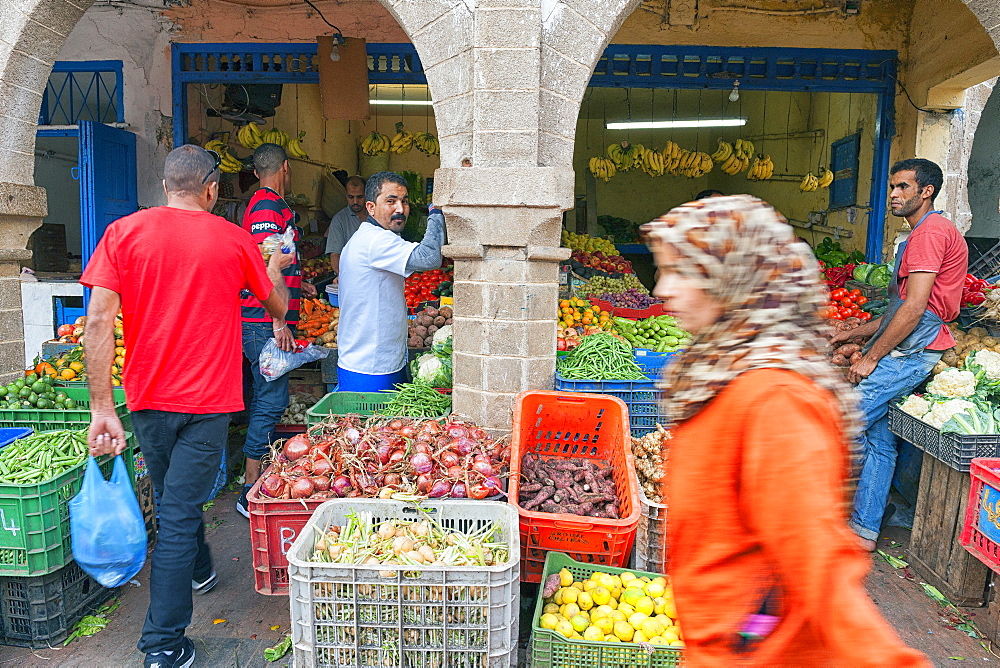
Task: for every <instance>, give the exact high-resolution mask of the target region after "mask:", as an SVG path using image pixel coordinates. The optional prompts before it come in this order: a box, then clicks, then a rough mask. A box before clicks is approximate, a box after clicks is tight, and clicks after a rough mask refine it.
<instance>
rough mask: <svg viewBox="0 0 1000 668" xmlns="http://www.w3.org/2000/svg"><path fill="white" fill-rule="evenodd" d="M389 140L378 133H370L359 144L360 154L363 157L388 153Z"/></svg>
mask: <svg viewBox="0 0 1000 668" xmlns="http://www.w3.org/2000/svg"><path fill="white" fill-rule="evenodd" d="M389 145H390V144H389V138H388V137H386V136H385V135H383V134H379V133H378V132H372V133H371V134H370V135H368V136H367V137H365V138H364V140H363V141H362V142H361V152H362V153H364V154H365V155H371V156H375V155H382V154H383V153H387V152H388V151H389Z"/></svg>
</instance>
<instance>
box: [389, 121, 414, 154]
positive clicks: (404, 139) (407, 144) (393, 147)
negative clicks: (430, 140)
mask: <svg viewBox="0 0 1000 668" xmlns="http://www.w3.org/2000/svg"><path fill="white" fill-rule="evenodd" d="M389 150H390V151H392V152H393V153H395V154H396V155H402V154H403V153H409V152H410V151H411V150H413V135H411V134H410V133H409V132H407V131H406V130H405V129H404V128H403V124H402V123H401V122H400V123H396V134H394V135H393V136H392V139H391V140H389Z"/></svg>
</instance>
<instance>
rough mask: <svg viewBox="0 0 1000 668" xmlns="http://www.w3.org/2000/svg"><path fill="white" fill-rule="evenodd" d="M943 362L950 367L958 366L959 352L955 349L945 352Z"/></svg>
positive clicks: (942, 357)
mask: <svg viewBox="0 0 1000 668" xmlns="http://www.w3.org/2000/svg"><path fill="white" fill-rule="evenodd" d="M941 361H942V362H944V363H945V364H947V365H948V366H956V367H957V366H958V362H959V359H958V351H957V350H956V349H955V348H951V349H949V350H946V351H944V355H942V356H941Z"/></svg>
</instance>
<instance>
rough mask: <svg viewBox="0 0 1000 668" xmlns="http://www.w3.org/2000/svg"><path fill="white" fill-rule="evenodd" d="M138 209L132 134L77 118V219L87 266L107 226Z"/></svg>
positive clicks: (84, 263) (133, 136) (84, 261)
mask: <svg viewBox="0 0 1000 668" xmlns="http://www.w3.org/2000/svg"><path fill="white" fill-rule="evenodd" d="M138 208H139V202H138V195H137V194H136V172H135V135H134V134H132V133H131V132H127V131H125V130H119V129H118V128H113V127H110V126H107V125H104V124H103V123H94V122H92V121H80V218H81V221H80V223H81V226H82V229H81V239H82V241H83V265H84V267H86V266H87V262H88V261H90V257H91V255H93V254H94V249H95V248H97V242H98V241H100V240H101V237H102V236H103V235H104V230H106V229H107V228H108V225H110V224H111V223H113V222H114V221H116V220H118V219H119V218H121V217H122V216H127V215H129V214H130V213H135V211H136V210H137V209H138Z"/></svg>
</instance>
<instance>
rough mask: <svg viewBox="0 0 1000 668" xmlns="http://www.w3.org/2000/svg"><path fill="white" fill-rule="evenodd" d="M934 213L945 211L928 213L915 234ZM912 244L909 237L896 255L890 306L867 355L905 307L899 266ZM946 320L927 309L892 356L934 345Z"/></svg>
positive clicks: (890, 289) (911, 234) (883, 316)
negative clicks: (907, 248) (901, 307)
mask: <svg viewBox="0 0 1000 668" xmlns="http://www.w3.org/2000/svg"><path fill="white" fill-rule="evenodd" d="M932 213H943V211H928V212H927V213H925V214H924V217H923V218H921V219H920V222H919V223H917V224H916V225H914V226H913V232H916V230H917V228H918V227H920V224H921V223H923V222H924V221H925V220H926V219H927V216H929V215H931V214H932ZM913 232H910V236H913ZM909 242H910V238H909V237H907V239H906V241H904V242H903V243H901V244H900V245H899V252H898V253H896V266H895V267H894V268H893V270H892V280H891V281H890V282H889V306H888V308H886V310H885V313H884V314H883V315H882V321H881V322H880V323H879V326H878V331H877V332H875V336H873V337H872V338H871V339H869V341H868V343H866V344H865V347H864V349H863V352H865V353H867V352H868V350H869V349H870V348H871V347H872V345H874V343H875V341H877V340H878V338H879V337H880V336H882V334H883V333H885V329H886V327H888V326H889V323H890V322H891V321H892V318H893V316H895V315H896V311H898V310H899V307H900V306H902V305H903V299H902V298H901V297H900V296H899V265H900V264H901V263H902V261H903V253H904V252H905V251H906V245H907V244H908V243H909ZM944 324H945V322H944V320H942V319H941V317H940V316H938V315H937V314H936V313H933V312H932V311H931V310H930V309H925V310H924V312H923V314H922V315H921V316H920V320H919V321H918V322H917V324H916V326H915V327H914V328H913V331H912V332H910V335H909V336H907V337H906V338H905V339H903V340H902V341H900V342H899V344H897V345H896V347H895V348H893V350H892V353H890V354H892V355H894V356H896V357H903V356H906V355H912V354H914V353H919V352H922V351H923V350H924V349H925V348H926V347H927V346H929V345H931V344H932V343H934V339H936V338H937V337H938V334H940V333H941V326H942V325H944Z"/></svg>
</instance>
